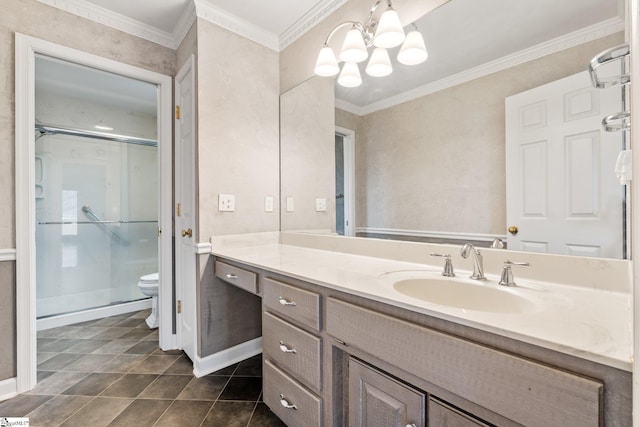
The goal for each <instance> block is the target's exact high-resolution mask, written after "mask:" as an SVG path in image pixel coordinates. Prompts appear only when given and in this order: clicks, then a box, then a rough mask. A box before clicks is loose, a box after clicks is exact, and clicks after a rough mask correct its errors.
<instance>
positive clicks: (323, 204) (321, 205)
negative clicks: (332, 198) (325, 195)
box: [316, 199, 327, 212]
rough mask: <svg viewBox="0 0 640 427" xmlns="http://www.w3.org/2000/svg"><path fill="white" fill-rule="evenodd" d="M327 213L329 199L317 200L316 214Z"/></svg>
mask: <svg viewBox="0 0 640 427" xmlns="http://www.w3.org/2000/svg"><path fill="white" fill-rule="evenodd" d="M326 211H327V199H316V212H326Z"/></svg>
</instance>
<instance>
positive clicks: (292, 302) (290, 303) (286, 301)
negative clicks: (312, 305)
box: [278, 297, 296, 306]
mask: <svg viewBox="0 0 640 427" xmlns="http://www.w3.org/2000/svg"><path fill="white" fill-rule="evenodd" d="M278 302H279V303H280V305H293V306H295V305H296V303H295V301H289V300H288V299H286V298H282V297H280V298H278Z"/></svg>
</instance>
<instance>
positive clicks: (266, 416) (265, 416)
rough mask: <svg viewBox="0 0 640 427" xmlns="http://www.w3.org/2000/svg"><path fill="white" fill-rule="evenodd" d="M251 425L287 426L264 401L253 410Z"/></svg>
mask: <svg viewBox="0 0 640 427" xmlns="http://www.w3.org/2000/svg"><path fill="white" fill-rule="evenodd" d="M249 427H287V425H286V424H285V423H283V422H282V420H280V418H278V417H277V416H276V414H274V413H273V412H271V409H269V407H268V406H267V405H265V404H264V403H258V406H256V410H255V411H254V412H253V416H252V417H251V422H249Z"/></svg>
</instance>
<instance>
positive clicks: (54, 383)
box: [29, 372, 87, 394]
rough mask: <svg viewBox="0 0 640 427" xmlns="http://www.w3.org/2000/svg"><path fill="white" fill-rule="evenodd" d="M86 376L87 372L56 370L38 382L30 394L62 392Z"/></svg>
mask: <svg viewBox="0 0 640 427" xmlns="http://www.w3.org/2000/svg"><path fill="white" fill-rule="evenodd" d="M86 377H87V373H86V372H56V373H54V374H53V375H51V376H49V377H48V378H45V379H44V380H42V381H41V382H38V385H36V387H35V388H34V389H33V390H31V391H30V392H29V394H60V393H62V392H63V391H65V390H66V389H68V388H69V387H71V386H73V385H75V384H77V383H78V382H79V381H81V380H82V379H84V378H86Z"/></svg>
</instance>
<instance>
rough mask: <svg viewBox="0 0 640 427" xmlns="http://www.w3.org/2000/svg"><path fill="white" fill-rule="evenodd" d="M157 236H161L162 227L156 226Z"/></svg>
mask: <svg viewBox="0 0 640 427" xmlns="http://www.w3.org/2000/svg"><path fill="white" fill-rule="evenodd" d="M158 236H162V228H160V227H158Z"/></svg>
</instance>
